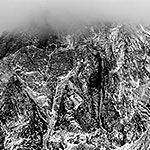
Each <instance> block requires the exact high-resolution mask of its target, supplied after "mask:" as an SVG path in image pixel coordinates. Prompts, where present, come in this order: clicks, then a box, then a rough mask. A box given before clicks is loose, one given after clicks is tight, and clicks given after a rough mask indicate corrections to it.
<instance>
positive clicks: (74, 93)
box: [0, 23, 150, 150]
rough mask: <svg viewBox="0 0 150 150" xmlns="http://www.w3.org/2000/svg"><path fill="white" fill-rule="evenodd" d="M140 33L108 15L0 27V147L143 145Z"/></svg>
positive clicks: (145, 80) (145, 84) (144, 57)
mask: <svg viewBox="0 0 150 150" xmlns="http://www.w3.org/2000/svg"><path fill="white" fill-rule="evenodd" d="M147 33H148V31H147V30H146V29H145V30H144V28H142V27H141V26H139V27H138V28H137V27H136V26H135V27H134V26H127V25H120V26H118V25H115V24H110V23H109V24H104V25H102V24H100V25H98V24H92V25H87V26H86V27H85V28H83V29H82V30H81V31H80V34H79V33H78V32H75V31H74V32H71V33H69V31H66V33H65V32H64V31H63V32H60V31H59V32H52V33H51V31H49V32H46V34H44V33H42V36H41V37H40V35H36V34H33V33H32V34H29V32H26V33H23V32H22V33H20V32H14V33H7V34H4V35H2V36H1V38H0V59H1V60H0V148H1V149H6V150H9V149H13V150H19V149H22V150H24V149H36V150H41V149H43V150H46V149H68V150H69V149H70V150H71V149H91V150H92V149H93V150H94V149H104V148H105V149H109V150H111V149H131V150H132V149H149V141H148V140H147V139H148V138H149V116H150V115H149V94H150V92H149V77H150V73H149V36H148V34H147ZM132 142H133V143H132ZM143 143H144V144H143ZM142 144H143V145H142Z"/></svg>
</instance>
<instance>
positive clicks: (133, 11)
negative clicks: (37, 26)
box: [0, 0, 150, 33]
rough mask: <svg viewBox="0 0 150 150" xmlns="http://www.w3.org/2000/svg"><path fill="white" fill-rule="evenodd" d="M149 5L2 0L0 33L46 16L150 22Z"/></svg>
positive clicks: (136, 0) (137, 1) (138, 0)
mask: <svg viewBox="0 0 150 150" xmlns="http://www.w3.org/2000/svg"><path fill="white" fill-rule="evenodd" d="M149 7H150V2H149V0H0V33H1V32H2V31H4V30H6V29H12V28H14V27H18V26H21V25H25V24H26V23H27V22H29V21H31V20H33V19H34V20H36V21H37V22H42V18H43V17H44V16H45V17H46V18H48V20H49V22H55V21H56V22H59V21H60V20H61V21H64V22H65V23H69V21H70V20H75V21H78V20H92V19H98V20H100V21H101V20H103V19H104V20H106V19H107V20H118V21H124V22H127V21H132V22H136V23H146V24H148V23H150V17H149V14H150V9H149ZM54 20H55V21H54ZM61 23H62V22H61Z"/></svg>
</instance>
